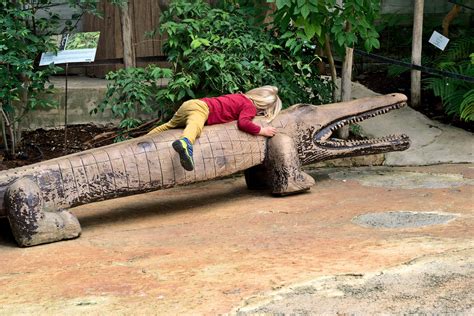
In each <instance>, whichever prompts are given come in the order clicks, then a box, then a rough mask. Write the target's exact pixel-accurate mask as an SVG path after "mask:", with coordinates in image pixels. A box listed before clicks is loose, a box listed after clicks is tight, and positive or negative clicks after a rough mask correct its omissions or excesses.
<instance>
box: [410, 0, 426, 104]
mask: <svg viewBox="0 0 474 316" xmlns="http://www.w3.org/2000/svg"><path fill="white" fill-rule="evenodd" d="M423 6H424V0H415V9H414V14H413V36H412V41H413V42H412V50H411V63H412V64H413V65H420V66H421V47H422V33H423ZM420 100H421V72H420V71H419V70H412V71H411V105H412V107H414V108H416V107H419V106H420Z"/></svg>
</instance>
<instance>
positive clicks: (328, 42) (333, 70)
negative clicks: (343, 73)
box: [324, 34, 337, 102]
mask: <svg viewBox="0 0 474 316" xmlns="http://www.w3.org/2000/svg"><path fill="white" fill-rule="evenodd" d="M324 50H325V52H326V57H327V58H328V62H329V69H330V70H331V80H332V83H333V88H332V101H333V102H337V95H336V79H337V73H336V65H335V64H334V58H333V57H332V52H331V40H330V38H329V34H326V39H325V41H324Z"/></svg>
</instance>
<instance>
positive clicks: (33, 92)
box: [0, 0, 95, 155]
mask: <svg viewBox="0 0 474 316" xmlns="http://www.w3.org/2000/svg"><path fill="white" fill-rule="evenodd" d="M69 3H70V4H71V5H72V6H78V7H80V8H81V9H83V10H86V9H91V8H95V3H94V1H92V0H84V1H80V2H79V1H72V0H70V1H69ZM56 5H58V4H57V3H56V1H53V0H42V1H25V0H20V1H2V2H0V114H1V120H2V133H3V136H4V137H3V138H4V145H5V147H6V149H7V151H9V152H10V153H11V154H12V155H14V154H15V152H16V147H17V145H18V144H19V142H20V140H21V134H20V128H19V125H20V121H21V120H22V118H23V117H24V116H25V115H26V114H27V113H28V112H30V111H34V110H36V109H38V108H41V107H51V106H55V103H54V102H53V101H52V100H50V99H47V98H45V97H43V96H42V95H44V94H48V93H52V91H53V90H52V89H53V86H52V85H49V84H48V78H49V76H50V75H52V74H54V73H56V72H57V71H58V70H59V69H60V68H58V67H55V66H53V65H51V66H48V67H42V68H40V67H38V65H37V60H38V58H39V56H40V54H41V53H42V52H46V51H54V50H55V49H56V47H55V46H54V44H53V43H52V42H51V41H50V40H49V39H50V36H51V35H53V34H54V33H57V32H58V31H59V27H60V26H61V20H60V18H59V15H58V14H57V13H54V12H53V11H52V9H53V7H54V6H56ZM39 12H41V14H38V13H39ZM79 16H80V14H79V15H77V16H76V18H78V17H79ZM72 25H73V23H72V20H70V21H67V23H66V28H67V27H68V26H72ZM7 130H8V132H7Z"/></svg>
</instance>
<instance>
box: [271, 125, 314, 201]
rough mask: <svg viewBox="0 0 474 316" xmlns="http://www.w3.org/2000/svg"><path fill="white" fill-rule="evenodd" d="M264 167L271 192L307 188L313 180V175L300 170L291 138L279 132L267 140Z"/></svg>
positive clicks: (284, 193)
mask: <svg viewBox="0 0 474 316" xmlns="http://www.w3.org/2000/svg"><path fill="white" fill-rule="evenodd" d="M267 150H268V152H267V160H266V161H265V167H266V169H267V171H268V172H269V176H270V184H271V189H272V193H273V194H275V195H289V194H295V193H299V192H303V191H306V190H309V188H311V187H312V186H313V185H314V184H315V181H314V179H313V177H311V176H310V175H308V174H307V173H305V172H303V171H301V162H300V160H299V158H298V152H297V150H296V146H295V143H294V141H293V139H292V138H291V137H290V136H288V135H285V134H283V133H279V134H277V135H275V136H274V137H272V138H270V139H269V140H268V145H267Z"/></svg>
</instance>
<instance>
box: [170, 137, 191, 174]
mask: <svg viewBox="0 0 474 316" xmlns="http://www.w3.org/2000/svg"><path fill="white" fill-rule="evenodd" d="M173 149H174V150H176V152H178V154H179V161H180V162H181V166H183V168H184V169H186V170H188V171H192V170H194V160H193V145H192V144H191V142H190V141H189V139H187V138H186V137H183V138H180V139H178V140H175V141H174V142H173Z"/></svg>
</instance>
